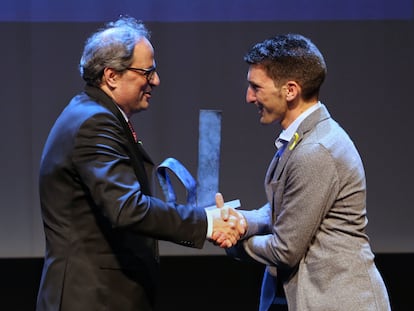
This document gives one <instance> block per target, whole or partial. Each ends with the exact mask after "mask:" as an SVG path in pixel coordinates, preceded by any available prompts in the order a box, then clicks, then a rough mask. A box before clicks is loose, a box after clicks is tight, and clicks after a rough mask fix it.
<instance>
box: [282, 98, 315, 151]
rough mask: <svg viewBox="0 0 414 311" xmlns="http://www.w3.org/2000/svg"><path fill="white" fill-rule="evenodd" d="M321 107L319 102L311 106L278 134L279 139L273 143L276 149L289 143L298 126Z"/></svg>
mask: <svg viewBox="0 0 414 311" xmlns="http://www.w3.org/2000/svg"><path fill="white" fill-rule="evenodd" d="M320 107H321V102H319V101H318V102H317V103H316V105H313V106H311V107H309V108H308V109H306V110H305V111H304V112H302V113H301V114H300V115H299V117H297V118H296V120H295V121H293V122H292V123H291V124H290V125H289V126H288V127H287V128H286V129H285V130H283V131H282V132H280V134H279V137H278V138H277V139H276V141H275V146H276V148H278V149H279V148H280V147H282V146H283V145H284V144H285V143H286V142H288V141H290V140H291V139H292V137H293V135H295V133H296V130H297V129H298V127H299V125H300V124H301V123H302V121H303V120H305V119H306V117H308V116H309V115H310V114H311V113H312V112H314V111H315V110H317V109H319V108H320Z"/></svg>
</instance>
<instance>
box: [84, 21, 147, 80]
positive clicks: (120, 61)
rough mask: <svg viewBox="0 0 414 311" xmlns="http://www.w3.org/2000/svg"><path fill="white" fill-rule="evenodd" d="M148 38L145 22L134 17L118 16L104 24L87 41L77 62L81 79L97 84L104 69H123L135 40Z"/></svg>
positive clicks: (127, 65)
mask: <svg viewBox="0 0 414 311" xmlns="http://www.w3.org/2000/svg"><path fill="white" fill-rule="evenodd" d="M149 37H150V34H149V32H148V30H147V29H146V27H145V25H144V24H143V23H142V22H141V21H137V20H136V19H135V18H133V17H129V16H121V17H120V18H119V19H118V20H116V21H114V22H109V23H107V24H106V25H105V27H103V28H101V29H99V30H98V31H97V32H95V33H94V34H92V35H91V36H90V37H89V38H88V39H87V40H86V43H85V47H84V50H83V53H82V57H81V60H80V63H79V71H80V74H81V76H82V78H83V79H84V80H85V81H86V82H87V83H88V84H91V85H95V86H99V85H100V84H101V82H102V75H103V71H104V69H105V68H107V67H109V68H113V69H114V70H117V71H120V72H122V71H124V70H126V68H128V67H129V66H130V65H131V63H132V58H133V56H134V47H135V45H136V44H137V42H138V41H140V40H142V39H143V38H147V39H149Z"/></svg>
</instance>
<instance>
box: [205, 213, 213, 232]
mask: <svg viewBox="0 0 414 311" xmlns="http://www.w3.org/2000/svg"><path fill="white" fill-rule="evenodd" d="M204 210H205V211H206V215H207V239H211V237H212V235H213V215H212V213H213V211H212V210H208V209H204Z"/></svg>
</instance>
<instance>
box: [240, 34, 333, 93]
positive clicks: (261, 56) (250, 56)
mask: <svg viewBox="0 0 414 311" xmlns="http://www.w3.org/2000/svg"><path fill="white" fill-rule="evenodd" d="M244 60H245V61H246V62H247V63H248V64H250V65H253V64H260V65H262V66H263V67H264V68H265V70H266V72H267V74H268V75H269V76H270V77H271V78H272V79H273V80H274V81H275V83H284V82H286V81H288V80H294V81H295V82H297V83H298V84H299V85H300V86H301V88H302V97H303V98H304V99H306V100H308V99H311V98H314V97H315V96H316V97H318V95H319V90H320V87H321V85H322V83H323V81H324V80H325V76H326V73H327V68H326V64H325V60H324V58H323V56H322V54H321V52H320V51H319V50H318V48H317V47H316V46H315V44H313V43H312V42H311V40H310V39H308V38H306V37H304V36H302V35H300V34H282V35H277V36H275V37H273V38H270V39H266V40H264V41H263V42H260V43H257V44H255V45H254V46H253V47H252V48H251V49H250V51H248V52H247V54H246V55H245V57H244Z"/></svg>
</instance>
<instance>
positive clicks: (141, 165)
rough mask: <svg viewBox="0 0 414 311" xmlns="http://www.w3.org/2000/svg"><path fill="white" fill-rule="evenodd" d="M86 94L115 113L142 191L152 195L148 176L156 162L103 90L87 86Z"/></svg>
mask: <svg viewBox="0 0 414 311" xmlns="http://www.w3.org/2000/svg"><path fill="white" fill-rule="evenodd" d="M85 92H86V94H87V95H88V96H90V97H91V98H93V99H94V100H96V101H97V102H98V103H99V104H101V105H102V106H104V107H105V108H107V109H108V110H109V111H110V112H111V113H113V114H114V115H115V116H116V117H117V119H118V121H119V122H120V124H121V125H122V128H123V129H124V131H125V133H126V136H127V138H128V145H127V147H128V150H129V151H130V156H131V161H132V164H133V168H134V170H135V175H136V176H137V178H138V181H139V182H140V185H141V187H142V190H143V192H144V193H145V194H151V190H150V183H149V181H148V174H147V171H150V170H151V168H152V167H153V166H154V162H153V161H152V160H151V158H150V156H149V155H148V153H147V152H146V151H145V150H144V148H143V147H142V145H141V144H140V143H136V142H135V139H134V136H133V135H132V132H131V130H130V128H129V126H128V123H127V121H126V120H125V118H124V116H123V115H122V113H121V111H120V110H119V108H118V107H117V105H116V104H115V103H114V101H113V100H112V99H111V98H110V97H109V96H108V95H107V94H106V93H105V92H103V91H102V90H101V89H99V88H97V87H93V86H90V85H86V87H85ZM145 165H146V166H148V167H149V169H147V170H146V169H145Z"/></svg>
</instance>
